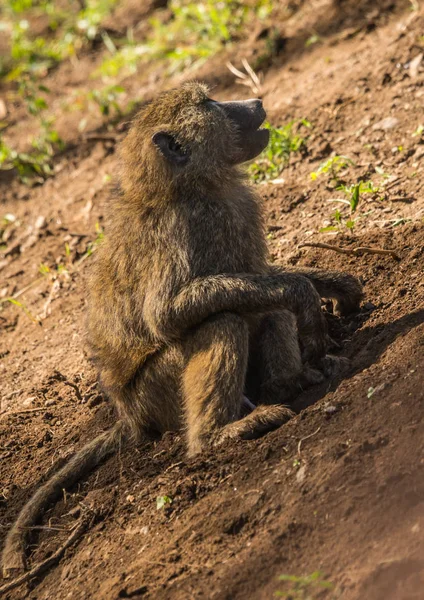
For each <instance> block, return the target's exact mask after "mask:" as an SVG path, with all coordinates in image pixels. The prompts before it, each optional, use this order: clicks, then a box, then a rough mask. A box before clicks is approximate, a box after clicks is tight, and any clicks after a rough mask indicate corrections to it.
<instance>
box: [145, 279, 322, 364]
mask: <svg viewBox="0 0 424 600" xmlns="http://www.w3.org/2000/svg"><path fill="white" fill-rule="evenodd" d="M170 288H171V286H168V289H170ZM275 307H282V308H287V309H289V310H291V311H292V312H293V313H294V314H295V315H296V317H297V321H298V328H299V333H300V334H301V336H302V338H303V339H304V340H307V341H310V353H311V357H314V358H316V357H320V356H322V355H324V354H325V349H326V347H325V336H326V324H325V320H324V317H323V314H322V311H321V303H320V298H319V295H318V293H317V292H316V290H315V288H314V286H313V285H312V284H311V283H310V281H309V280H308V279H307V278H306V277H303V276H299V275H297V274H294V273H280V274H276V275H259V274H258V275H256V274H240V275H213V276H208V277H199V278H196V279H193V280H192V281H191V282H190V283H188V284H185V285H183V286H182V287H181V288H180V290H179V291H178V292H176V293H175V294H172V292H169V295H168V298H166V299H163V298H161V299H160V297H159V293H157V294H155V293H153V294H152V293H151V294H150V295H148V296H147V297H146V302H145V305H144V314H145V319H146V324H147V326H148V327H149V328H150V330H151V331H152V333H153V334H154V335H155V337H158V338H159V339H163V340H169V339H171V338H173V337H179V336H180V335H181V334H183V333H184V332H185V331H187V330H188V329H190V328H191V327H195V326H196V325H198V324H199V323H201V322H202V321H204V320H205V319H206V318H207V317H208V316H210V315H212V314H216V313H220V312H224V311H231V312H237V313H242V314H247V313H251V312H266V311H268V310H270V309H272V308H275Z"/></svg>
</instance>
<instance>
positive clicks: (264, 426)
mask: <svg viewBox="0 0 424 600" xmlns="http://www.w3.org/2000/svg"><path fill="white" fill-rule="evenodd" d="M293 416H294V412H293V411H292V410H290V409H289V408H288V407H287V406H277V405H272V406H264V405H262V406H258V407H256V408H255V410H254V411H253V412H251V413H250V415H248V416H247V417H245V418H244V419H240V421H235V422H234V423H229V424H228V425H226V426H225V427H224V428H223V429H222V431H221V433H220V434H219V436H218V438H217V440H216V441H215V445H219V444H222V442H224V441H225V440H228V439H234V438H239V439H243V440H253V439H256V438H258V437H261V436H262V435H264V434H265V433H267V432H268V431H273V430H274V429H277V428H278V427H280V426H281V425H284V423H286V422H287V421H289V420H290V419H291V418H292V417H293Z"/></svg>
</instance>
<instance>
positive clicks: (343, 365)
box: [322, 354, 351, 377]
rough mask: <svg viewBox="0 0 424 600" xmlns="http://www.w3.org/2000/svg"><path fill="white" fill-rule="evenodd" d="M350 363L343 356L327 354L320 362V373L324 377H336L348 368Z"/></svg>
mask: <svg viewBox="0 0 424 600" xmlns="http://www.w3.org/2000/svg"><path fill="white" fill-rule="evenodd" d="M350 364H351V361H350V360H349V359H348V358H345V357H344V356H333V355H332V354H327V355H326V356H325V357H324V358H323V360H322V372H323V373H324V375H325V376H326V377H337V376H338V375H340V374H342V373H343V372H344V371H346V370H347V369H348V368H349V367H350Z"/></svg>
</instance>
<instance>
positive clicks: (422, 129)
mask: <svg viewBox="0 0 424 600" xmlns="http://www.w3.org/2000/svg"><path fill="white" fill-rule="evenodd" d="M423 133H424V125H418V127H417V128H416V130H415V131H414V133H413V134H412V137H421V136H422V135H423Z"/></svg>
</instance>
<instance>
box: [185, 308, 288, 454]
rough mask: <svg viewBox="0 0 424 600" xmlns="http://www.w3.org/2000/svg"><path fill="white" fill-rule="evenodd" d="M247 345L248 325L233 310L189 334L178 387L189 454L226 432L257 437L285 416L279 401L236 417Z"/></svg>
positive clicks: (240, 405)
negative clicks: (274, 405)
mask: <svg viewBox="0 0 424 600" xmlns="http://www.w3.org/2000/svg"><path fill="white" fill-rule="evenodd" d="M248 349H249V330H248V325H247V323H246V322H245V320H244V319H243V318H242V317H240V316H238V315H235V314H232V313H221V314H218V315H214V316H213V317H210V318H209V319H207V320H206V321H205V322H204V323H203V324H202V325H200V326H199V327H197V328H196V330H194V331H193V332H192V333H191V334H190V336H189V338H188V339H187V341H186V344H185V353H186V357H187V364H186V367H185V369H184V372H183V378H182V390H183V399H184V406H185V415H186V421H187V435H188V451H189V454H190V455H194V454H196V453H198V452H200V451H201V450H202V448H203V447H205V445H207V444H210V443H220V442H221V441H223V440H224V439H226V438H234V437H241V438H245V439H246V438H253V437H257V436H258V435H260V434H262V433H265V432H266V431H269V430H270V429H274V428H275V427H278V426H279V425H281V424H282V423H284V422H285V421H286V420H287V411H286V409H285V408H284V407H280V406H279V407H271V406H268V407H260V409H258V408H256V409H255V410H253V412H252V413H250V414H249V415H248V416H247V417H245V418H243V419H240V416H241V413H242V408H243V404H244V397H243V387H244V382H245V376H246V369H247V359H248ZM239 419H240V420H239Z"/></svg>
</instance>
